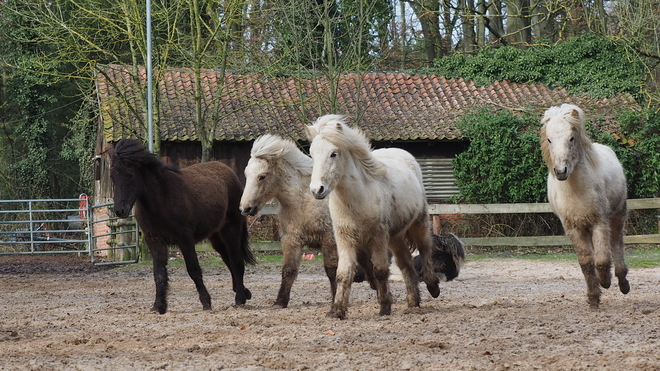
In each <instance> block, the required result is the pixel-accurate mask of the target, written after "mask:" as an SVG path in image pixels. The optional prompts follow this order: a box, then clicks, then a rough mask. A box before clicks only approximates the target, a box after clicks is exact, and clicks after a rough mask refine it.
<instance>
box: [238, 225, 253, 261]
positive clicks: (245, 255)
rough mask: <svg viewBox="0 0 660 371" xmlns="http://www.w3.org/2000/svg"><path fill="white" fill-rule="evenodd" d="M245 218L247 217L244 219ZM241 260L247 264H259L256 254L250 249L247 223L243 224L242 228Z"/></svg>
mask: <svg viewBox="0 0 660 371" xmlns="http://www.w3.org/2000/svg"><path fill="white" fill-rule="evenodd" d="M243 218H245V217H243ZM240 249H241V250H240V251H241V260H243V263H245V264H251V265H255V264H257V259H256V258H255V257H254V253H253V252H252V249H251V248H250V242H249V234H248V230H247V221H245V223H243V228H241V247H240Z"/></svg>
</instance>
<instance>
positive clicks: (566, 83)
mask: <svg viewBox="0 0 660 371" xmlns="http://www.w3.org/2000/svg"><path fill="white" fill-rule="evenodd" d="M431 72H432V73H434V74H437V75H440V76H444V77H447V78H463V79H466V80H473V81H474V82H475V84H477V85H488V84H491V83H492V82H493V81H501V80H509V81H512V82H516V83H523V84H545V85H548V86H551V87H552V86H556V85H559V86H562V87H564V88H566V89H568V90H570V91H573V92H579V93H587V94H588V95H590V96H591V97H594V98H602V97H609V96H613V95H615V94H616V93H630V94H633V95H635V96H637V95H639V94H640V89H641V87H642V81H643V80H644V72H643V68H642V65H641V64H640V63H634V62H632V61H630V60H629V58H628V54H627V52H626V49H625V48H624V46H623V45H619V44H617V43H616V42H614V41H611V40H609V39H607V38H604V37H600V36H596V35H595V34H586V35H582V36H576V37H573V38H571V39H568V40H566V41H563V42H559V43H557V44H556V45H554V46H544V45H538V46H532V47H530V48H528V49H526V50H523V49H518V48H516V47H513V46H504V47H499V48H494V49H483V50H482V51H480V52H479V54H477V55H467V54H453V55H450V56H447V57H444V58H441V59H437V60H435V63H434V67H433V68H432V70H431Z"/></svg>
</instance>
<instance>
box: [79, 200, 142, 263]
mask: <svg viewBox="0 0 660 371" xmlns="http://www.w3.org/2000/svg"><path fill="white" fill-rule="evenodd" d="M113 207H114V203H112V202H109V203H105V204H100V205H94V206H92V207H90V214H91V217H90V224H91V228H90V230H91V235H92V238H91V240H92V244H91V251H90V255H91V257H92V262H93V263H94V264H96V265H109V264H129V263H137V262H138V261H140V229H139V228H138V224H137V221H136V220H135V218H134V217H133V215H130V216H129V217H128V218H118V217H116V216H115V214H114V212H113V211H112V208H113Z"/></svg>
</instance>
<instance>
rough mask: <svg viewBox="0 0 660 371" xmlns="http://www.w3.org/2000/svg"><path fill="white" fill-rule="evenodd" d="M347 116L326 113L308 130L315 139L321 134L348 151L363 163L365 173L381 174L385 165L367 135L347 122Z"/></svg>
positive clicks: (362, 167)
mask: <svg viewBox="0 0 660 371" xmlns="http://www.w3.org/2000/svg"><path fill="white" fill-rule="evenodd" d="M346 120H347V117H346V116H343V115H325V116H321V117H319V118H318V119H317V120H316V122H314V124H312V125H311V126H310V127H309V128H310V129H309V130H308V133H309V134H310V135H309V136H310V137H311V138H310V140H311V139H313V137H314V136H316V135H319V136H321V137H323V138H324V139H326V140H328V141H329V142H330V143H332V144H334V145H335V146H337V147H338V148H340V149H343V150H345V151H348V152H349V153H351V154H352V155H353V157H355V159H356V160H357V161H358V162H359V163H360V164H361V165H362V166H361V169H362V171H363V173H364V174H365V175H381V174H383V173H384V172H385V171H386V168H385V166H384V165H383V164H382V163H381V162H380V161H378V160H376V158H375V157H374V156H373V155H372V153H371V152H372V148H371V144H370V143H369V140H368V139H367V136H366V135H364V132H362V130H360V129H359V128H352V127H350V126H348V125H347V124H346Z"/></svg>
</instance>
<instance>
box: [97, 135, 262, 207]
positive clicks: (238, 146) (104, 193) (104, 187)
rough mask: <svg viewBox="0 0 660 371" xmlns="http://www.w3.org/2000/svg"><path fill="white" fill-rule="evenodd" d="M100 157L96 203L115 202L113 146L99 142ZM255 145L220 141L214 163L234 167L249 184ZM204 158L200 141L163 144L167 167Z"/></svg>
mask: <svg viewBox="0 0 660 371" xmlns="http://www.w3.org/2000/svg"><path fill="white" fill-rule="evenodd" d="M96 148H97V153H98V154H99V156H98V158H97V159H96V161H95V163H94V197H93V198H94V203H95V204H101V203H105V202H111V201H112V181H111V180H110V156H109V155H108V151H109V149H110V148H112V144H111V143H106V142H97V146H96ZM251 148H252V143H251V142H238V143H237V142H216V143H215V145H214V146H213V155H212V160H216V161H222V162H223V163H225V164H227V165H228V166H229V167H231V168H232V169H233V170H234V172H235V173H236V175H238V178H239V179H240V180H241V183H243V184H245V175H244V174H243V169H245V166H247V162H248V160H249V159H250V149H251ZM201 158H202V146H201V144H199V143H198V142H161V159H162V160H163V162H165V163H167V164H174V165H177V166H179V167H182V168H183V167H187V166H190V165H193V164H196V163H199V162H200V161H201Z"/></svg>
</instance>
